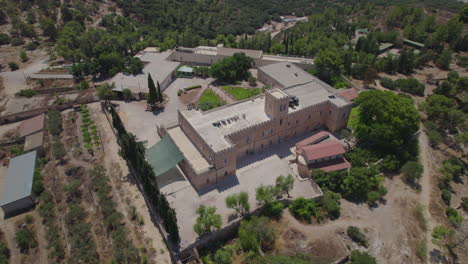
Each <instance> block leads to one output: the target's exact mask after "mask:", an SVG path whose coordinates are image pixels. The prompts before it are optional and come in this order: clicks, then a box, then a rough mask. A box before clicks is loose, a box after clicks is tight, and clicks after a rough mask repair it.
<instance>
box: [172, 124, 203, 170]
mask: <svg viewBox="0 0 468 264" xmlns="http://www.w3.org/2000/svg"><path fill="white" fill-rule="evenodd" d="M167 133H168V134H169V135H170V136H171V138H172V139H173V140H174V143H175V144H176V146H177V148H179V150H180V151H181V152H182V154H183V155H184V157H185V159H186V160H187V161H188V162H189V163H190V164H191V165H192V166H193V168H194V170H195V172H196V173H202V172H205V171H208V170H209V168H210V164H208V161H207V160H206V159H205V158H204V157H203V155H202V154H201V153H200V151H198V149H197V148H196V147H195V146H194V145H193V143H192V142H191V141H190V139H189V138H188V137H187V136H186V135H185V133H184V132H183V131H182V130H181V129H180V127H179V126H176V127H173V128H170V129H168V130H167Z"/></svg>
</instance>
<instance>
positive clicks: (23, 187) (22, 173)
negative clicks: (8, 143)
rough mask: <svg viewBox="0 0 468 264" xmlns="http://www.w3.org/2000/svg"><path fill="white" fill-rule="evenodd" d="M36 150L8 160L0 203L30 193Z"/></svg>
mask: <svg viewBox="0 0 468 264" xmlns="http://www.w3.org/2000/svg"><path fill="white" fill-rule="evenodd" d="M36 158H37V151H31V152H28V153H26V154H23V155H21V156H18V157H14V158H12V159H11V160H10V166H9V167H8V173H7V177H6V181H5V185H4V186H3V187H2V188H3V192H2V200H1V202H0V205H1V206H3V205H6V204H9V203H12V202H15V201H18V200H20V199H23V198H26V197H28V196H30V195H31V194H32V185H33V177H34V169H36Z"/></svg>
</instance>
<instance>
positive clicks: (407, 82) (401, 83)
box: [380, 77, 425, 96]
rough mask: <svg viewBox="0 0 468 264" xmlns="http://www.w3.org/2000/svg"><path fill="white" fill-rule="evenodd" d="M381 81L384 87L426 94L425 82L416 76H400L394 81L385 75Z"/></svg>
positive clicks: (420, 94) (415, 93) (421, 94)
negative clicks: (404, 77) (415, 77)
mask: <svg viewBox="0 0 468 264" xmlns="http://www.w3.org/2000/svg"><path fill="white" fill-rule="evenodd" d="M380 83H381V84H382V86H383V87H385V88H388V89H391V90H400V91H402V92H405V93H409V94H414V95H419V96H424V89H425V86H424V84H423V83H421V82H419V81H418V80H416V79H414V78H407V79H403V78H400V79H397V80H395V81H393V80H392V79H390V78H385V77H384V78H382V79H381V80H380Z"/></svg>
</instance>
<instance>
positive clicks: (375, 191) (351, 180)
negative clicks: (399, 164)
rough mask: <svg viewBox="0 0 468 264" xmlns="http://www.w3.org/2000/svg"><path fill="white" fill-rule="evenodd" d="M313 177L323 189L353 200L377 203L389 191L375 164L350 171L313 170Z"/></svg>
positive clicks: (353, 168)
mask: <svg viewBox="0 0 468 264" xmlns="http://www.w3.org/2000/svg"><path fill="white" fill-rule="evenodd" d="M312 177H313V178H314V180H315V182H316V183H317V184H318V185H319V186H320V187H321V188H322V189H324V190H331V191H333V192H336V193H339V194H341V195H343V197H344V198H346V199H349V200H352V201H367V202H368V203H370V204H375V203H376V202H377V201H378V200H380V199H381V198H382V197H383V196H384V195H385V194H386V193H387V189H386V188H385V187H384V186H383V177H382V176H381V175H380V172H379V170H378V169H377V168H376V167H375V166H371V167H369V168H367V167H352V168H351V169H350V170H349V172H348V171H336V172H324V171H322V170H318V169H317V170H313V171H312Z"/></svg>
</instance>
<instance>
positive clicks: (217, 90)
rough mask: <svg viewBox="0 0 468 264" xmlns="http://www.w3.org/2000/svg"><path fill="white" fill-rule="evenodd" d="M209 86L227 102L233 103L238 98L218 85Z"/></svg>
mask: <svg viewBox="0 0 468 264" xmlns="http://www.w3.org/2000/svg"><path fill="white" fill-rule="evenodd" d="M208 88H211V89H212V90H213V92H214V93H215V94H217V95H218V96H219V97H221V99H223V100H224V101H225V102H226V103H228V104H232V103H235V102H236V100H234V99H232V98H231V97H230V96H228V95H227V94H226V92H224V90H223V89H222V88H219V87H218V86H211V85H210V86H209V87H208Z"/></svg>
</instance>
